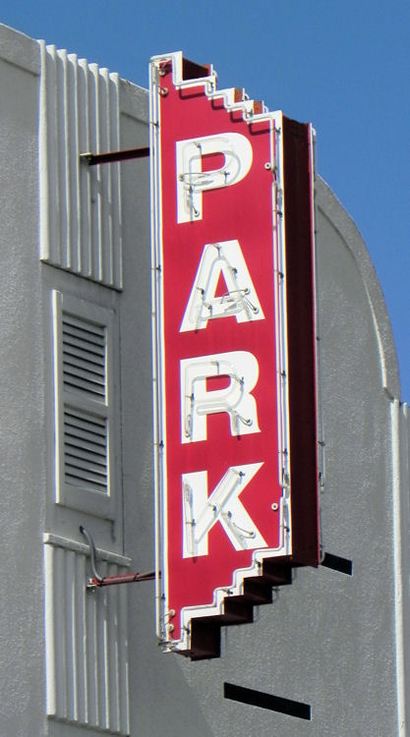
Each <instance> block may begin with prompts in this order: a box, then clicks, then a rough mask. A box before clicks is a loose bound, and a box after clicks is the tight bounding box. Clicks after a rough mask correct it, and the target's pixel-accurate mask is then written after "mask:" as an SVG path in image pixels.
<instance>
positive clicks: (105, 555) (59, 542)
mask: <svg viewBox="0 0 410 737" xmlns="http://www.w3.org/2000/svg"><path fill="white" fill-rule="evenodd" d="M43 543H44V545H53V546H55V547H58V548H64V549H65V550H72V551H73V552H75V553H82V554H83V555H89V553H90V548H89V546H88V545H85V544H84V543H79V542H77V540H72V539H71V538H68V537H62V536H61V535H55V534H54V533H53V532H45V533H44V534H43ZM96 551H97V555H98V557H99V558H100V559H101V560H105V561H107V563H115V564H116V565H117V566H124V567H126V568H129V567H130V566H131V562H132V558H129V557H128V556H127V555H120V554H119V553H113V552H112V551H111V550H105V549H104V548H96Z"/></svg>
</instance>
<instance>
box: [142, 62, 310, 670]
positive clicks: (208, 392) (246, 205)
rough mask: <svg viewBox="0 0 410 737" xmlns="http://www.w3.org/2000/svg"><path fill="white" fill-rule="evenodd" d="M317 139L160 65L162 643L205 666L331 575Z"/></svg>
mask: <svg viewBox="0 0 410 737" xmlns="http://www.w3.org/2000/svg"><path fill="white" fill-rule="evenodd" d="M313 135H314V134H313V130H312V127H311V125H310V124H302V123H297V122H295V121H292V120H289V119H288V118H286V117H285V116H284V115H283V113H282V112H280V111H279V112H269V111H268V109H267V108H266V107H265V105H264V104H263V103H260V102H255V101H252V100H249V99H248V97H247V95H246V94H245V92H244V90H241V89H227V90H221V91H218V90H217V85H216V73H215V72H214V70H213V68H212V66H201V65H198V64H195V63H193V62H190V61H188V60H186V59H184V58H183V56H182V53H181V52H176V53H170V54H165V55H161V56H155V57H153V58H152V59H151V67H150V136H151V140H150V145H151V153H152V155H151V182H152V191H151V208H152V216H151V218H152V242H153V245H152V275H153V276H152V286H153V344H154V410H155V449H156V453H155V486H156V523H157V524H156V541H157V542H156V557H157V562H156V566H157V590H156V596H157V632H158V636H159V638H160V641H161V643H162V645H163V649H164V650H165V651H177V652H180V653H183V654H186V655H189V656H190V657H191V658H193V659H200V658H207V657H215V656H218V655H219V654H220V627H221V625H225V624H238V623H241V622H249V621H252V611H253V606H254V605H255V604H261V603H268V602H269V601H271V600H272V586H276V585H280V584H286V583H290V582H291V568H292V567H293V566H299V565H314V566H316V565H318V563H319V557H320V556H319V521H318V518H319V510H318V460H317V455H318V449H317V407H316V405H317V398H316V395H317V393H316V384H317V381H316V353H315V351H316V347H315V346H316V329H315V309H316V308H315V250H314V202H313V176H314V172H313Z"/></svg>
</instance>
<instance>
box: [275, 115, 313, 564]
mask: <svg viewBox="0 0 410 737" xmlns="http://www.w3.org/2000/svg"><path fill="white" fill-rule="evenodd" d="M311 135H312V134H311V126H309V125H306V124H303V123H298V122H296V121H295V120H290V119H289V118H286V117H285V116H284V117H283V158H284V190H285V233H286V290H287V306H286V311H287V332H288V374H289V390H288V391H289V416H290V421H289V426H290V465H291V479H292V531H293V551H292V562H293V564H294V565H312V566H317V565H319V562H320V529H319V527H320V526H319V496H318V494H319V485H318V476H319V470H318V430H317V427H318V420H317V376H316V372H317V364H316V340H317V337H316V318H315V314H316V307H315V293H316V289H315V248H314V202H313V170H312V169H313V152H312V140H311Z"/></svg>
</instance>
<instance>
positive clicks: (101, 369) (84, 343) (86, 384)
mask: <svg viewBox="0 0 410 737" xmlns="http://www.w3.org/2000/svg"><path fill="white" fill-rule="evenodd" d="M105 331H106V328H105V326H104V325H95V324H94V323H91V322H87V321H85V320H81V319H78V318H77V317H74V316H73V315H68V314H66V313H63V381H64V388H65V389H67V390H68V391H72V390H75V391H82V392H86V393H87V394H88V395H89V396H91V397H94V398H96V399H98V398H101V399H103V400H104V399H105V395H106V335H105Z"/></svg>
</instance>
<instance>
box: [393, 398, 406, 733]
mask: <svg viewBox="0 0 410 737" xmlns="http://www.w3.org/2000/svg"><path fill="white" fill-rule="evenodd" d="M390 413H391V441H392V448H391V459H392V507H393V509H392V517H393V560H394V569H393V585H394V602H393V606H394V622H395V635H396V637H395V645H396V684H397V686H396V694H397V720H398V732H397V735H398V737H405V736H406V732H407V730H406V679H405V641H404V601H403V576H404V569H403V555H402V548H403V539H402V506H401V483H400V481H401V474H400V402H399V401H398V400H397V399H396V400H394V401H393V402H392V403H391V405H390Z"/></svg>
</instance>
